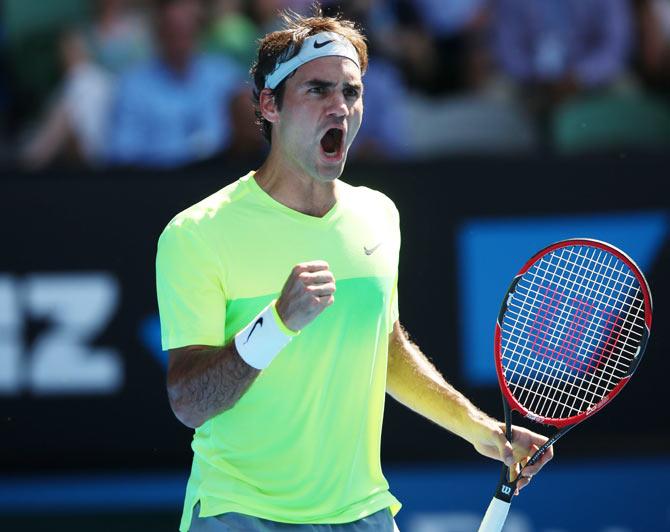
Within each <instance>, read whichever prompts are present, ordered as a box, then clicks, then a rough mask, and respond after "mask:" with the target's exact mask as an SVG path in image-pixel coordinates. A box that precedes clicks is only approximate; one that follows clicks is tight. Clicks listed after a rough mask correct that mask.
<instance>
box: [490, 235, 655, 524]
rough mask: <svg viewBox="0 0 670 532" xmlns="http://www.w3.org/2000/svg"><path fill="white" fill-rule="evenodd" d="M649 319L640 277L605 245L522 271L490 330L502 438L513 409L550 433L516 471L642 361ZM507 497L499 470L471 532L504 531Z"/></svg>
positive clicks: (563, 251) (576, 243)
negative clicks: (490, 496) (502, 413)
mask: <svg viewBox="0 0 670 532" xmlns="http://www.w3.org/2000/svg"><path fill="white" fill-rule="evenodd" d="M651 316H652V300H651V293H650V291H649V285H648V284H647V281H646V279H645V278H644V275H643V274H642V272H641V271H640V269H639V268H638V267H637V265H636V264H635V263H634V262H633V260H632V259H631V258H630V257H628V256H627V255H626V254H625V253H623V252H622V251H621V250H619V249H617V248H615V247H614V246H611V245H609V244H607V243H605V242H600V241H597V240H590V239H583V238H580V239H572V240H564V241H561V242H557V243H555V244H552V245H550V246H548V247H547V248H545V249H543V250H542V251H540V252H538V253H537V254H536V255H535V256H534V257H532V258H531V259H530V260H529V261H528V262H527V263H526V264H525V265H524V267H523V268H521V270H520V271H519V273H518V274H517V275H516V277H515V278H514V280H513V281H512V284H511V285H510V287H509V289H508V290H507V294H506V295H505V298H504V299H503V303H502V307H501V309H500V313H499V315H498V321H497V323H496V330H495V364H496V371H497V373H498V382H499V384H500V390H501V392H502V398H503V408H504V410H505V428H506V431H505V432H506V436H507V439H508V440H509V441H511V439H512V410H516V411H517V412H519V413H520V414H521V415H523V416H525V417H526V418H528V419H530V420H531V421H534V422H537V423H541V424H543V425H552V426H554V427H556V429H558V431H557V432H556V433H555V434H554V435H553V436H552V437H551V438H549V440H548V441H547V442H546V443H545V444H544V445H543V446H542V447H540V448H539V449H538V450H537V452H535V453H534V454H533V456H532V457H531V458H530V459H529V461H528V463H527V464H526V465H525V466H524V467H526V466H528V465H532V464H535V463H536V462H537V461H538V460H539V459H540V458H541V457H542V455H543V454H544V453H545V451H546V450H547V449H548V448H549V447H550V446H551V445H553V444H554V443H556V442H557V441H558V440H559V439H560V438H561V437H562V436H563V435H564V434H566V433H567V432H568V431H569V430H570V429H572V428H573V427H575V426H576V425H577V424H578V423H580V422H582V421H584V420H585V419H586V418H588V417H590V416H592V415H593V414H595V413H596V412H597V411H598V410H600V409H601V408H602V407H603V406H605V405H606V404H607V403H609V402H610V401H611V400H612V398H613V397H614V396H615V395H617V394H618V393H619V392H620V391H621V389H622V388H623V387H624V385H625V384H626V383H627V382H628V380H629V379H630V377H631V375H632V374H633V372H634V371H635V369H636V368H637V366H638V364H639V363H640V359H641V358H642V354H643V353H644V349H645V346H646V344H647V340H648V339H649V333H650V330H651ZM519 476H520V474H519ZM516 478H517V479H518V478H519V477H518V476H517V477H516ZM515 490H516V479H515V480H511V479H510V470H509V468H508V467H507V466H503V471H502V475H501V477H500V482H499V484H498V487H497V489H496V492H495V495H494V497H493V500H492V501H491V504H490V505H489V507H488V510H487V511H486V515H485V516H484V519H483V521H482V524H481V526H480V527H479V532H493V531H496V532H497V531H500V530H501V529H502V527H503V525H504V524H505V519H506V518H507V512H508V511H509V507H510V503H511V501H512V497H513V495H514V492H515Z"/></svg>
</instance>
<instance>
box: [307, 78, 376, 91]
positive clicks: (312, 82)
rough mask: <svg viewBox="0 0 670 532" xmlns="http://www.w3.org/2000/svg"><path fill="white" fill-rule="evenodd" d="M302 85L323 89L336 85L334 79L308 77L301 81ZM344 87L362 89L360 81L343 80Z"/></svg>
mask: <svg viewBox="0 0 670 532" xmlns="http://www.w3.org/2000/svg"><path fill="white" fill-rule="evenodd" d="M302 85H303V86H304V87H322V88H325V89H329V88H332V87H335V86H337V83H336V82H335V81H326V80H325V79H317V78H314V79H308V80H307V81H305V82H303V83H302ZM344 88H345V89H356V90H357V91H359V92H360V91H362V90H363V85H362V84H361V83H356V82H353V83H350V82H345V83H344Z"/></svg>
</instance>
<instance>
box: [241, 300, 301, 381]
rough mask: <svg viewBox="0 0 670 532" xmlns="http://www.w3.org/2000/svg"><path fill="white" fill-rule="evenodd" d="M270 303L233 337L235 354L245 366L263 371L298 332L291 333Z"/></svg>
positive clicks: (273, 304) (273, 305)
mask: <svg viewBox="0 0 670 532" xmlns="http://www.w3.org/2000/svg"><path fill="white" fill-rule="evenodd" d="M276 302H277V300H274V301H272V303H270V304H269V305H268V306H267V307H265V308H264V309H263V310H261V312H260V314H258V316H256V317H255V318H254V319H253V320H251V322H250V323H249V325H247V326H246V327H245V328H244V329H242V330H241V331H240V332H238V333H237V334H236V335H235V347H236V348H237V352H238V353H239V354H240V356H241V357H242V360H244V361H245V362H246V363H247V364H249V365H250V366H252V367H254V368H256V369H264V368H267V367H268V366H269V365H270V362H272V360H273V359H274V357H276V356H277V355H278V354H279V352H280V351H281V350H282V349H284V347H286V345H287V344H288V343H289V342H290V341H291V340H293V337H294V336H296V335H298V334H300V331H292V330H291V329H289V328H288V327H286V325H284V323H283V322H282V320H281V318H280V317H279V314H278V313H277V309H276V308H275V303H276Z"/></svg>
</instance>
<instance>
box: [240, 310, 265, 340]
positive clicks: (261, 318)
mask: <svg viewBox="0 0 670 532" xmlns="http://www.w3.org/2000/svg"><path fill="white" fill-rule="evenodd" d="M256 325H258V326H259V327H262V326H263V316H261V317H260V318H258V319H257V320H256V323H254V326H253V327H252V328H251V330H250V331H249V336H247V339H246V340H245V341H244V343H245V344H246V343H247V342H248V341H249V338H251V335H252V334H254V331H255V330H256Z"/></svg>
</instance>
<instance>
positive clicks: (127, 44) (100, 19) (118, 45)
mask: <svg viewBox="0 0 670 532" xmlns="http://www.w3.org/2000/svg"><path fill="white" fill-rule="evenodd" d="M84 35H85V36H86V39H87V41H88V44H89V48H90V49H91V52H92V55H93V58H94V59H95V61H96V63H98V64H99V65H101V66H102V67H104V68H105V69H107V70H108V71H109V72H112V73H113V74H119V73H121V72H122V71H123V70H125V69H127V68H129V67H131V66H132V65H133V64H135V63H137V62H139V61H141V60H143V59H146V58H147V57H148V56H149V54H150V51H151V31H150V28H149V23H148V21H147V19H146V17H145V16H143V14H142V13H140V12H138V11H136V10H133V9H131V8H130V7H129V2H128V0H97V1H96V4H95V16H94V19H93V21H92V23H91V24H90V25H89V26H88V27H87V28H86V29H85V30H84Z"/></svg>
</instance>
